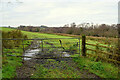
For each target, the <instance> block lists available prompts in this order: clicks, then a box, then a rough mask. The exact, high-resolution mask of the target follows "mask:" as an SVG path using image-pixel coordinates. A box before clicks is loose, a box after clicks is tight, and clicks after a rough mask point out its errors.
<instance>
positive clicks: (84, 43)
mask: <svg viewBox="0 0 120 80" xmlns="http://www.w3.org/2000/svg"><path fill="white" fill-rule="evenodd" d="M85 46H86V36H85V35H84V36H82V56H86V47H85Z"/></svg>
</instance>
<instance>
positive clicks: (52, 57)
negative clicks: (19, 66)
mask: <svg viewBox="0 0 120 80" xmlns="http://www.w3.org/2000/svg"><path fill="white" fill-rule="evenodd" d="M7 56H14V57H23V58H34V59H59V58H76V57H29V56H16V55H7Z"/></svg>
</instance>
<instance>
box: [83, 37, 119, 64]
mask: <svg viewBox="0 0 120 80" xmlns="http://www.w3.org/2000/svg"><path fill="white" fill-rule="evenodd" d="M86 45H91V46H96V50H94V49H89V48H86ZM98 47H102V48H108V49H110V50H111V49H113V48H112V47H107V46H102V45H98V44H89V43H86V36H82V56H86V55H88V56H92V57H96V56H98V57H100V58H101V59H104V60H106V61H112V62H116V63H120V61H117V60H114V59H113V58H112V59H108V58H107V59H106V58H104V56H100V54H99V55H98V53H101V54H106V55H108V56H110V55H111V56H113V57H120V55H119V54H113V53H110V52H105V51H100V50H99V48H98ZM87 50H89V51H94V52H96V53H97V54H96V55H93V54H89V53H86V51H87ZM112 51H113V50H112Z"/></svg>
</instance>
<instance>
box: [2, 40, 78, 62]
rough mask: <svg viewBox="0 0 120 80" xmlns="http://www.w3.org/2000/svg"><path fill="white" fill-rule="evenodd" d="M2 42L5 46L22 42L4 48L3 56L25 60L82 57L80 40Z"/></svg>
mask: <svg viewBox="0 0 120 80" xmlns="http://www.w3.org/2000/svg"><path fill="white" fill-rule="evenodd" d="M2 41H3V42H4V44H5V43H6V44H7V43H8V44H11V43H14V44H15V43H16V44H17V43H19V42H20V43H19V44H20V45H18V46H17V45H16V46H14V47H4V48H3V50H2V53H3V56H4V54H6V55H7V56H15V57H22V58H23V60H24V59H30V58H35V59H54V58H66V57H67V58H71V57H78V56H79V55H80V38H38V39H2ZM4 44H3V45H4ZM20 54H21V55H20Z"/></svg>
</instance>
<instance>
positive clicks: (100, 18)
mask: <svg viewBox="0 0 120 80" xmlns="http://www.w3.org/2000/svg"><path fill="white" fill-rule="evenodd" d="M118 1H119V0H2V1H0V16H1V17H0V18H1V19H0V26H8V25H10V26H19V25H33V26H39V25H46V26H54V27H56V26H58V27H59V26H63V25H65V24H70V23H72V22H75V23H76V24H80V23H84V22H89V23H91V22H93V23H95V24H96V23H98V24H101V23H106V24H117V22H118V21H117V20H118Z"/></svg>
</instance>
